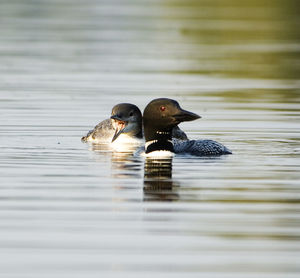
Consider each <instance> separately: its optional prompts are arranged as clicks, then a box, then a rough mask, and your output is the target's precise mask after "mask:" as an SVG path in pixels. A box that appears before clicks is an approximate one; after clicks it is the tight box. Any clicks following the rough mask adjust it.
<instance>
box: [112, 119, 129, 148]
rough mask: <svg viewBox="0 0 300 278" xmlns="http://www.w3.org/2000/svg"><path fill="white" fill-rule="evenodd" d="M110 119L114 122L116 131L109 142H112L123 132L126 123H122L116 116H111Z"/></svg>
mask: <svg viewBox="0 0 300 278" xmlns="http://www.w3.org/2000/svg"><path fill="white" fill-rule="evenodd" d="M110 118H111V119H113V120H114V121H115V128H116V131H115V134H114V136H113V138H112V140H111V142H114V141H115V140H116V139H117V138H118V137H119V136H120V134H121V133H122V132H123V131H124V129H125V127H126V126H127V122H126V121H123V120H122V119H121V118H120V117H119V116H118V115H112V116H111V117H110Z"/></svg>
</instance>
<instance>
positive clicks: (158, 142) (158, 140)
mask: <svg viewBox="0 0 300 278" xmlns="http://www.w3.org/2000/svg"><path fill="white" fill-rule="evenodd" d="M151 135H152V136H149V135H148V136H147V138H146V144H145V153H146V154H148V153H150V152H153V151H170V152H174V146H173V143H172V130H167V131H156V132H154V133H152V134H151Z"/></svg>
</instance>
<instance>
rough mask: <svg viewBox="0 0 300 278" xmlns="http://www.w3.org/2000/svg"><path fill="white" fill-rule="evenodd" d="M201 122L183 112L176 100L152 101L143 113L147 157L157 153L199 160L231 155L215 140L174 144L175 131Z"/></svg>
mask: <svg viewBox="0 0 300 278" xmlns="http://www.w3.org/2000/svg"><path fill="white" fill-rule="evenodd" d="M199 118H200V116H198V115H197V114H194V113H192V112H189V111H186V110H183V109H182V108H181V107H180V105H179V104H178V102H177V101H176V100H172V99H168V98H158V99H154V100H152V101H151V102H150V103H149V104H148V105H147V106H146V108H145V110H144V113H143V121H144V134H145V141H146V143H145V154H146V155H152V154H153V152H155V153H157V152H156V151H164V152H165V153H166V152H167V153H168V152H169V154H171V153H178V154H182V153H185V154H191V155H197V156H207V155H222V154H231V151H230V150H229V149H227V148H226V147H225V146H223V145H222V144H220V143H218V142H216V141H213V140H178V139H176V138H173V140H172V129H173V128H174V127H176V126H177V125H178V124H179V123H181V122H185V121H193V120H196V119H199ZM155 155H156V154H155Z"/></svg>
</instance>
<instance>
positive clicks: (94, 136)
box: [81, 103, 143, 143]
mask: <svg viewBox="0 0 300 278" xmlns="http://www.w3.org/2000/svg"><path fill="white" fill-rule="evenodd" d="M117 138H119V139H118V141H122V142H123V141H125V142H128V143H139V142H141V140H142V139H143V132H142V113H141V111H140V109H139V108H138V107H137V106H136V105H134V104H131V103H119V104H117V105H115V106H114V107H113V109H112V112H111V117H110V119H106V120H104V121H102V122H100V123H99V124H98V125H96V126H95V127H94V129H93V130H90V131H89V132H88V134H87V135H86V136H84V137H82V138H81V140H82V141H83V142H93V143H110V142H111V143H112V142H114V141H116V139H117Z"/></svg>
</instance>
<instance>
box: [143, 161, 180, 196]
mask: <svg viewBox="0 0 300 278" xmlns="http://www.w3.org/2000/svg"><path fill="white" fill-rule="evenodd" d="M178 187H179V185H178V184H177V183H175V182H174V181H173V180H172V158H169V159H168V158H166V159H150V158H146V159H145V165H144V200H146V201H147V200H157V201H163V200H167V201H174V200H178V199H179V194H177V193H176V188H178Z"/></svg>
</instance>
